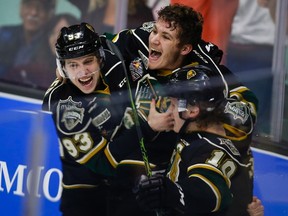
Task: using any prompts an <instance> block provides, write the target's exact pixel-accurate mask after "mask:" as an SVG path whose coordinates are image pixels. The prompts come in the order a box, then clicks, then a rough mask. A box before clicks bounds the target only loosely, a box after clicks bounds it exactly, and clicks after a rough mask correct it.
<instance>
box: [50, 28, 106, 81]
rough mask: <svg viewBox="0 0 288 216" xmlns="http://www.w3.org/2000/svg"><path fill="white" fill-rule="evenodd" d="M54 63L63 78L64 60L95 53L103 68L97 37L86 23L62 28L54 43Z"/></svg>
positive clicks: (103, 54)
mask: <svg viewBox="0 0 288 216" xmlns="http://www.w3.org/2000/svg"><path fill="white" fill-rule="evenodd" d="M55 46H56V63H57V67H58V71H59V73H60V75H61V76H62V77H66V76H65V71H64V70H63V66H64V60H65V59H71V58H78V57H81V56H85V55H88V54H92V53H95V55H96V57H97V58H98V59H100V64H101V66H103V64H104V60H105V53H104V50H103V47H102V44H101V41H100V37H99V35H98V34H97V33H96V32H95V30H94V28H93V27H92V26H91V25H89V24H88V23H81V24H80V25H79V24H77V25H72V26H69V27H63V28H62V29H61V31H60V34H59V36H58V39H57V42H56V45H55Z"/></svg>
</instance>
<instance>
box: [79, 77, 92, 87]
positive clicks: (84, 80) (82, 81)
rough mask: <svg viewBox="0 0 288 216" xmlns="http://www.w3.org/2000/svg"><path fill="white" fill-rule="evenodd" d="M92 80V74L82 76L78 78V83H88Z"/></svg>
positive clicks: (84, 84) (85, 84)
mask: <svg viewBox="0 0 288 216" xmlns="http://www.w3.org/2000/svg"><path fill="white" fill-rule="evenodd" d="M92 80H93V77H92V76H89V77H82V78H80V79H78V81H79V83H80V84H81V85H83V86H87V85H89V84H90V83H91V82H92Z"/></svg>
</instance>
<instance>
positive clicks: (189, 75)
mask: <svg viewBox="0 0 288 216" xmlns="http://www.w3.org/2000/svg"><path fill="white" fill-rule="evenodd" d="M186 75H187V80H190V79H191V78H192V77H194V76H195V75H196V72H195V71H194V70H189V71H188V72H187V74H186Z"/></svg>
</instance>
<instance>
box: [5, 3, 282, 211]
mask: <svg viewBox="0 0 288 216" xmlns="http://www.w3.org/2000/svg"><path fill="white" fill-rule="evenodd" d="M170 3H172V4H173V3H182V4H186V5H189V6H191V7H193V8H195V9H196V10H199V11H200V12H201V13H202V15H203V16H204V30H203V38H204V39H205V40H208V41H211V42H213V43H215V44H216V45H218V46H219V47H220V48H221V49H222V50H223V51H224V57H223V59H222V64H225V65H226V66H228V68H229V69H231V70H232V72H234V73H235V74H236V75H237V76H238V77H239V79H240V80H241V81H242V82H243V83H244V84H245V85H246V86H247V87H249V88H250V89H252V90H253V91H254V92H255V94H256V95H257V97H258V99H259V112H258V120H257V126H256V130H255V133H254V137H253V142H252V146H253V151H254V154H255V182H256V183H255V194H257V195H258V196H259V197H260V198H261V199H262V200H263V203H264V205H265V206H267V207H265V210H266V209H267V210H266V213H267V214H265V215H288V207H287V206H288V198H287V194H288V189H287V186H286V185H287V184H286V183H284V182H285V181H286V182H287V178H288V175H287V173H288V171H287V170H288V169H287V168H288V162H287V155H288V77H287V74H288V0H197V1H196V0H81V1H80V0H13V1H10V0H2V1H1V2H0V135H1V140H2V141H1V144H0V145H1V151H0V212H1V213H0V214H1V215H16V216H17V215H49V216H51V215H59V213H58V201H59V194H60V192H61V187H60V185H59V183H60V179H61V171H60V170H61V168H60V165H59V164H60V162H59V161H58V160H59V159H58V143H57V137H56V134H55V130H54V127H53V124H52V121H51V117H50V116H49V115H47V114H45V113H42V112H41V99H42V97H43V95H44V93H45V91H46V89H47V88H48V87H49V85H50V84H51V82H52V81H53V80H54V78H55V69H56V61H55V52H54V44H55V41H56V39H57V35H58V32H59V31H60V29H61V28H62V27H63V26H69V25H71V24H74V23H79V22H88V23H90V24H92V25H93V26H94V28H95V30H96V31H97V32H98V33H99V34H101V33H104V32H110V33H117V32H118V31H120V30H121V29H124V28H135V27H137V26H140V25H141V24H142V23H143V22H145V21H151V20H155V19H156V18H157V10H158V9H159V8H161V7H163V6H165V5H167V4H170ZM33 175H36V179H37V180H36V182H33V181H32V180H31V179H35V178H32V177H31V176H33ZM267 184H269V186H267ZM31 185H33V187H32V186H31ZM35 185H36V188H34V187H35ZM31 188H32V189H31ZM33 188H34V189H33ZM285 194H286V195H285ZM31 195H33V196H31ZM4 200H5V201H4ZM3 203H5V205H4V204H3ZM22 203H24V205H21V204H22ZM35 203H38V205H35ZM31 205H32V206H38V207H37V208H35V209H34V210H33V208H32V207H31ZM14 206H17V208H15V207H14ZM23 206H24V207H23ZM18 207H19V208H18ZM3 211H4V213H5V214H2V212H3ZM31 211H32V212H31Z"/></svg>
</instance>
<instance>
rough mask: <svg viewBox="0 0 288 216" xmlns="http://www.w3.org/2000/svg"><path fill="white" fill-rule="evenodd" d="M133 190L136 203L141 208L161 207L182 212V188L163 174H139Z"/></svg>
mask: <svg viewBox="0 0 288 216" xmlns="http://www.w3.org/2000/svg"><path fill="white" fill-rule="evenodd" d="M135 192H136V200H137V203H138V205H139V206H140V208H142V209H143V210H146V211H154V210H159V209H161V210H176V211H178V212H184V208H185V202H184V193H183V191H182V188H181V187H180V186H179V185H178V184H175V183H173V182H172V181H171V180H170V179H169V178H167V177H164V176H163V175H159V174H158V175H153V176H151V177H147V176H141V179H140V181H139V183H138V186H137V189H136V191H135Z"/></svg>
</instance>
